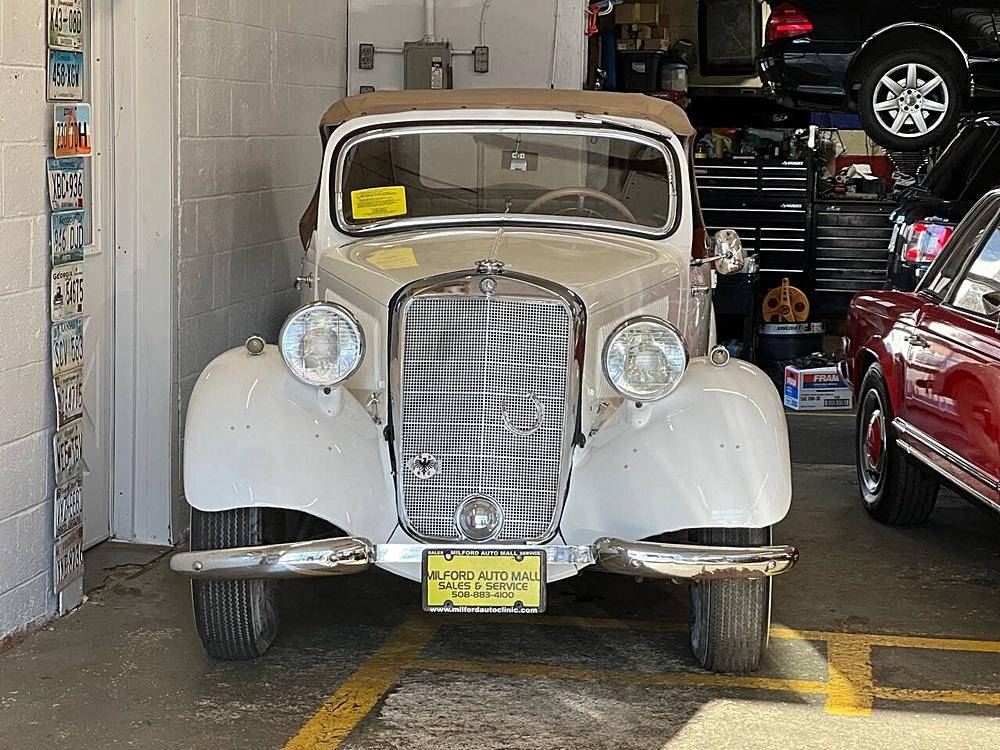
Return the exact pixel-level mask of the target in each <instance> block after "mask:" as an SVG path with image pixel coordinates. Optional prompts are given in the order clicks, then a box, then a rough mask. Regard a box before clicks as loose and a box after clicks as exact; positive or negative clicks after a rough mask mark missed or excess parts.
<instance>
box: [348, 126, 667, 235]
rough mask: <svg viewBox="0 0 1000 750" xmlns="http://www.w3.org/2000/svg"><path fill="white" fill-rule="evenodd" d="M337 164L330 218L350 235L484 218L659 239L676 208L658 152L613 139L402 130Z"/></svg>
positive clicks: (504, 129) (503, 130)
mask: <svg viewBox="0 0 1000 750" xmlns="http://www.w3.org/2000/svg"><path fill="white" fill-rule="evenodd" d="M342 164H343V167H342V169H343V174H342V178H341V187H342V194H341V196H340V205H339V206H338V205H337V203H336V199H337V196H336V195H334V196H333V198H334V201H335V203H334V206H333V208H334V211H333V213H335V214H336V213H337V209H339V212H340V216H341V218H342V220H343V221H345V222H346V223H347V224H348V225H353V226H359V225H360V226H367V225H371V224H375V223H380V224H391V223H393V222H396V221H400V220H405V219H431V218H438V217H440V218H445V217H456V216H472V215H476V214H483V215H494V216H496V215H504V216H508V215H509V216H516V215H522V216H528V215H531V216H539V217H546V216H549V217H558V218H560V219H562V220H572V221H575V222H579V223H580V224H581V225H585V224H588V223H606V222H615V223H624V224H633V225H639V226H642V227H646V228H652V229H666V228H667V227H668V226H670V225H671V224H672V223H673V214H674V207H675V206H676V193H675V188H674V180H673V179H672V177H673V175H672V165H671V164H670V163H669V162H668V160H667V158H666V156H665V155H664V152H663V151H662V150H661V149H660V148H658V147H657V146H655V145H654V144H653V143H652V142H650V141H646V140H645V139H642V140H639V139H636V138H631V137H626V136H624V135H619V134H615V133H605V132H596V131H591V130H581V132H579V133H577V132H551V131H549V132H546V131H545V130H542V129H533V128H530V127H517V126H509V125H477V126H470V127H463V128H461V129H460V130H458V129H454V128H450V129H449V128H441V129H422V130H420V131H419V132H406V131H405V130H402V131H400V132H397V133H394V132H388V133H386V134H385V135H380V136H378V137H376V138H369V139H367V140H363V141H361V142H359V143H357V144H356V145H354V146H353V147H351V148H350V149H349V150H348V152H347V153H346V155H345V157H344V159H343V161H342Z"/></svg>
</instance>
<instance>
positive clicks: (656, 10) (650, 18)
mask: <svg viewBox="0 0 1000 750" xmlns="http://www.w3.org/2000/svg"><path fill="white" fill-rule="evenodd" d="M615 23H616V24H633V23H641V24H645V25H647V26H659V25H660V4H659V3H623V4H622V5H619V6H617V7H616V8H615Z"/></svg>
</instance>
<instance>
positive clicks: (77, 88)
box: [48, 49, 83, 102]
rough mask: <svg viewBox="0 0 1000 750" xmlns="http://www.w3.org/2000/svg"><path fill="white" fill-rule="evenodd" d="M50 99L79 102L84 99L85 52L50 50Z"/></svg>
mask: <svg viewBox="0 0 1000 750" xmlns="http://www.w3.org/2000/svg"><path fill="white" fill-rule="evenodd" d="M48 98H49V101H53V102H78V101H81V100H82V99H83V53H82V52H66V51H64V50H58V49H50V50H49V89H48Z"/></svg>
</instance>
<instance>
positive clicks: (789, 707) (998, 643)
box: [0, 415, 1000, 750]
mask: <svg viewBox="0 0 1000 750" xmlns="http://www.w3.org/2000/svg"><path fill="white" fill-rule="evenodd" d="M790 422H791V429H792V434H793V438H794V445H795V449H794V457H795V460H796V465H795V477H794V478H795V490H796V496H795V501H794V503H793V510H792V513H791V515H790V516H789V518H788V519H787V520H786V521H785V522H784V523H782V524H781V525H780V526H779V527H778V528H777V530H776V533H775V538H776V539H779V540H782V541H788V542H793V543H795V544H798V545H799V546H800V548H801V550H802V561H801V563H800V565H799V567H798V568H796V570H794V571H793V572H792V573H790V574H788V575H786V576H782V577H780V578H778V579H777V581H776V584H775V587H774V626H773V630H772V641H771V650H770V652H769V656H768V659H767V663H766V665H765V666H764V668H763V669H762V670H761V672H760V673H759V674H757V675H754V676H752V677H735V676H720V675H712V674H708V673H705V672H703V671H701V670H699V669H698V668H696V667H695V666H694V664H693V662H692V659H691V657H690V655H689V652H688V647H687V642H686V634H685V625H684V623H685V620H686V617H687V613H686V595H685V592H684V591H683V589H681V588H679V587H674V586H670V585H660V584H656V583H649V582H647V583H642V584H639V583H635V582H634V581H632V580H629V579H623V578H618V577H615V576H610V575H602V574H590V575H584V576H579V577H577V578H575V579H572V580H570V581H566V582H561V583H558V584H553V585H552V586H551V587H550V589H549V602H550V603H549V611H548V613H547V614H546V615H544V616H541V617H536V618H524V619H507V620H504V619H499V618H460V619H448V618H429V617H427V616H424V615H422V614H421V613H420V612H419V606H418V604H417V596H418V591H417V587H416V585H414V584H411V583H409V582H406V581H402V580H400V579H397V578H395V577H393V576H391V575H388V574H384V573H381V572H375V573H372V574H370V575H368V574H366V575H360V576H356V577H352V578H344V579H339V580H338V579H328V580H325V581H320V582H308V583H305V582H303V583H296V584H295V585H293V586H289V587H288V589H287V590H286V597H285V606H284V612H285V615H284V616H285V627H284V630H283V632H282V634H281V636H280V637H279V640H278V642H277V643H276V645H275V647H274V648H273V649H272V651H271V652H270V653H269V654H268V656H266V657H265V658H263V659H261V660H259V661H257V662H255V663H250V664H225V663H215V662H212V661H210V660H209V659H207V658H206V657H205V656H204V655H203V654H202V651H201V648H200V644H199V643H198V639H197V636H196V634H195V632H194V627H193V624H192V622H191V615H190V601H189V595H188V586H187V583H186V582H185V581H184V580H182V579H180V578H178V577H176V576H173V575H171V574H170V573H169V571H168V570H167V566H166V561H165V559H160V560H159V561H158V562H156V563H154V564H152V565H150V566H147V567H146V568H144V569H142V570H141V572H139V573H137V574H135V575H133V576H132V577H129V578H126V579H125V580H121V579H113V580H112V581H111V582H110V583H109V584H108V585H107V586H105V588H103V589H101V590H99V591H98V592H96V593H95V594H94V595H93V596H92V597H91V599H90V601H88V602H87V604H85V605H84V606H83V607H82V608H81V609H80V610H78V611H77V612H76V613H75V614H73V615H72V616H70V617H67V618H65V619H63V620H61V621H59V622H57V623H55V624H54V625H53V626H52V627H50V628H46V629H45V630H43V631H42V632H39V633H37V634H36V635H34V636H32V637H31V638H29V639H28V640H27V641H25V642H24V643H22V644H21V645H19V646H17V647H15V648H13V649H11V650H10V651H8V652H7V653H6V654H3V655H0V738H2V739H0V746H2V747H11V748H14V747H17V748H21V747H25V748H27V747H33V748H64V747H65V748H74V750H78V749H79V748H91V747H93V748H97V747H100V748H105V747H126V746H134V747H139V748H143V750H156V749H157V748H213V750H229V749H230V748H240V749H241V750H253V749H256V748H281V747H289V748H308V747H324V748H327V747H335V746H337V745H338V743H340V747H344V748H435V749H439V748H445V747H448V748H471V747H476V748H507V747H522V748H555V747H559V748H562V747H571V746H577V747H587V748H604V747H607V748H616V750H617V749H627V748H660V747H670V748H708V747H713V748H737V747H739V748H767V749H768V750H773V748H775V747H781V746H794V747H823V748H851V750H857V749H858V748H876V747H878V748H882V747H884V748H893V750H897V749H900V748H940V747H951V748H986V747H996V746H997V744H998V742H1000V583H998V582H1000V522H998V521H997V520H995V519H994V518H991V517H989V516H987V515H985V514H984V513H981V512H979V511H978V510H976V509H974V508H973V507H972V506H970V505H968V504H967V503H965V502H964V501H961V500H959V499H958V498H956V497H955V496H954V495H951V494H950V493H948V494H943V495H942V499H941V501H940V502H939V505H938V508H937V510H936V511H935V513H934V515H933V516H932V518H931V522H930V524H929V525H928V526H927V527H925V528H917V529H904V530H901V529H891V528H886V527H882V526H879V525H878V524H876V523H875V522H873V521H871V520H870V519H869V518H867V517H866V515H865V514H864V512H863V511H862V510H861V508H860V507H859V504H858V501H857V489H856V487H855V478H854V470H853V468H852V467H848V466H844V465H843V464H844V463H845V462H849V461H850V449H849V446H850V432H851V429H852V425H853V421H852V420H851V419H850V418H849V417H843V416H829V417H827V416H812V415H810V416H800V415H792V416H791V417H790Z"/></svg>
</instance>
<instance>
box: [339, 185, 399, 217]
mask: <svg viewBox="0 0 1000 750" xmlns="http://www.w3.org/2000/svg"><path fill="white" fill-rule="evenodd" d="M351 211H352V213H353V214H354V218H355V219H387V218H389V217H390V216H403V215H405V214H406V188H405V187H403V186H402V185H391V186H389V187H377V188H367V189H366V190H352V191H351Z"/></svg>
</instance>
